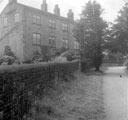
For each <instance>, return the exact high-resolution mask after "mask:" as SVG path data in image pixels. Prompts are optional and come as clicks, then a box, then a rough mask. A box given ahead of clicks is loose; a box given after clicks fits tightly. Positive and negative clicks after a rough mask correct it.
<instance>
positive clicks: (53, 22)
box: [49, 19, 56, 29]
mask: <svg viewBox="0 0 128 120" xmlns="http://www.w3.org/2000/svg"><path fill="white" fill-rule="evenodd" d="M49 27H50V28H53V29H55V28H56V21H55V20H52V19H49Z"/></svg>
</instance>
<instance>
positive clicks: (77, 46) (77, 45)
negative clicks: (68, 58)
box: [74, 41, 79, 50]
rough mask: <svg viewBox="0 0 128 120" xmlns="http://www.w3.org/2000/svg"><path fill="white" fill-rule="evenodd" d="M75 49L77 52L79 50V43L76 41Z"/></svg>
mask: <svg viewBox="0 0 128 120" xmlns="http://www.w3.org/2000/svg"><path fill="white" fill-rule="evenodd" d="M74 49H76V50H78V49H79V43H78V42H77V41H74Z"/></svg>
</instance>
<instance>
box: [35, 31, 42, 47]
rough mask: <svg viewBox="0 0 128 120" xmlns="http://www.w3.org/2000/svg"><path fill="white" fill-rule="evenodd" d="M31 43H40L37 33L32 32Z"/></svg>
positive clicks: (39, 36)
mask: <svg viewBox="0 0 128 120" xmlns="http://www.w3.org/2000/svg"><path fill="white" fill-rule="evenodd" d="M33 43H34V44H38V45H39V44H41V35H40V34H38V33H33Z"/></svg>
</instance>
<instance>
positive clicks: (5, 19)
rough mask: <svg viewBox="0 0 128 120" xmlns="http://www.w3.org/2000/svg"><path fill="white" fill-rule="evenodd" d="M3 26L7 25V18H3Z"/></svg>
mask: <svg viewBox="0 0 128 120" xmlns="http://www.w3.org/2000/svg"><path fill="white" fill-rule="evenodd" d="M3 25H4V27H5V26H7V25H8V19H7V17H5V18H4V19H3Z"/></svg>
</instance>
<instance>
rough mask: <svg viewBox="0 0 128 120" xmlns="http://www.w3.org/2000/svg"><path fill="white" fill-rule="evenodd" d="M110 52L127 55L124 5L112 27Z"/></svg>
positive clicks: (127, 23)
mask: <svg viewBox="0 0 128 120" xmlns="http://www.w3.org/2000/svg"><path fill="white" fill-rule="evenodd" d="M112 38H113V41H111V51H112V52H114V53H116V52H117V53H118V52H120V53H122V54H123V55H126V54H128V7H127V6H126V5H125V6H124V7H123V8H122V10H120V11H119V15H118V17H117V19H116V20H115V23H114V24H113V26H112Z"/></svg>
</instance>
